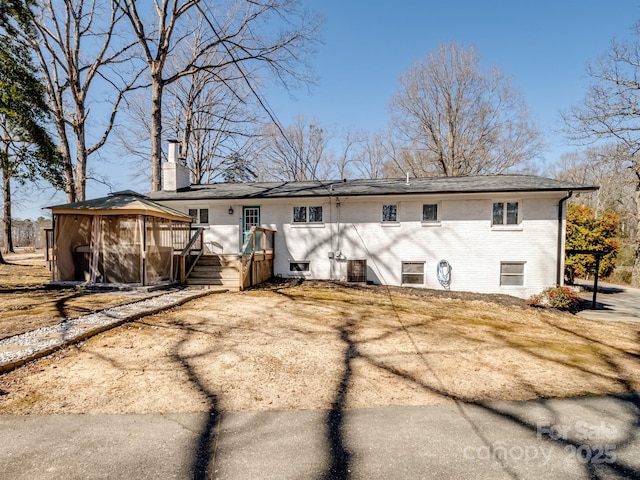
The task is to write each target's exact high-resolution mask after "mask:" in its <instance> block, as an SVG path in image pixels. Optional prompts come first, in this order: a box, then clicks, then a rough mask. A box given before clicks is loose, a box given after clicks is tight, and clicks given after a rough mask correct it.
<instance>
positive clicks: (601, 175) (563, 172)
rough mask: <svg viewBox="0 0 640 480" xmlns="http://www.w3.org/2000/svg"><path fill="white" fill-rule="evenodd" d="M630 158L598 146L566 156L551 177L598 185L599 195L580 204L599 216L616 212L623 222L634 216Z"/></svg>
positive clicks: (592, 194)
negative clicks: (585, 205) (610, 211)
mask: <svg viewBox="0 0 640 480" xmlns="http://www.w3.org/2000/svg"><path fill="white" fill-rule="evenodd" d="M628 162H629V160H628V158H627V157H626V155H625V153H624V152H620V149H619V148H618V145H616V144H605V145H595V146H591V147H588V148H585V149H584V150H579V151H574V152H569V153H565V154H563V155H562V156H561V157H560V161H559V162H558V164H556V165H555V166H554V167H553V169H552V170H551V171H549V172H548V173H549V174H550V175H551V176H553V177H555V178H558V179H560V180H568V181H572V182H576V183H582V184H585V185H587V184H591V185H598V186H599V187H600V188H599V189H598V190H597V191H596V192H589V193H586V194H584V193H583V194H581V195H580V197H579V199H578V200H579V201H580V203H585V204H587V205H589V206H590V207H591V208H592V209H593V210H594V212H595V214H596V215H599V214H600V213H601V212H602V211H604V210H612V211H615V212H617V213H618V214H619V215H620V217H621V219H623V221H624V219H628V218H630V217H632V216H633V215H634V209H635V205H634V204H633V190H634V189H635V182H634V174H633V171H632V170H631V169H629V168H627V166H628Z"/></svg>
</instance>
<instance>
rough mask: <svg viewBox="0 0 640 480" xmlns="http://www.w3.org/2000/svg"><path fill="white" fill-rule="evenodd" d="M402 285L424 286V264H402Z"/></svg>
mask: <svg viewBox="0 0 640 480" xmlns="http://www.w3.org/2000/svg"><path fill="white" fill-rule="evenodd" d="M402 284H403V285H424V262H402Z"/></svg>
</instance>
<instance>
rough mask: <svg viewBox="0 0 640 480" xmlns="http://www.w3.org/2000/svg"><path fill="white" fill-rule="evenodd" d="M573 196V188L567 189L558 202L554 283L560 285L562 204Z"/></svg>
mask: <svg viewBox="0 0 640 480" xmlns="http://www.w3.org/2000/svg"><path fill="white" fill-rule="evenodd" d="M572 196H573V190H569V191H568V192H567V196H566V197H563V198H561V199H560V202H558V259H557V260H558V261H557V263H558V265H557V276H556V284H557V285H558V286H559V285H562V283H563V282H562V276H563V275H564V271H563V268H562V264H563V261H562V260H563V258H564V252H563V251H562V241H563V240H564V229H563V228H562V212H563V211H564V204H565V202H566V201H567V200H569V199H570V198H571V197H572Z"/></svg>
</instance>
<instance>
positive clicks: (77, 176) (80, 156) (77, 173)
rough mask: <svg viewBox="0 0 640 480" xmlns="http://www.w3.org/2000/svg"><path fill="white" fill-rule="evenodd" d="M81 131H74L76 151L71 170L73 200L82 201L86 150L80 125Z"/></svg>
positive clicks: (83, 197)
mask: <svg viewBox="0 0 640 480" xmlns="http://www.w3.org/2000/svg"><path fill="white" fill-rule="evenodd" d="M81 128H82V131H79V132H76V139H77V141H76V146H77V148H78V152H77V153H76V166H75V169H74V172H73V174H74V175H73V176H74V187H75V192H76V196H75V200H74V201H75V202H82V201H84V200H85V198H86V197H85V195H86V189H87V150H86V147H85V138H84V126H81Z"/></svg>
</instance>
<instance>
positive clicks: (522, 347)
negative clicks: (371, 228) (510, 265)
mask: <svg viewBox="0 0 640 480" xmlns="http://www.w3.org/2000/svg"><path fill="white" fill-rule="evenodd" d="M455 296H457V297H460V298H449V297H448V296H446V295H443V294H441V293H439V294H437V295H436V294H435V293H430V292H428V291H424V292H418V293H415V292H412V291H405V290H402V289H390V290H387V289H386V288H384V287H349V286H344V285H337V284H333V283H327V282H305V283H302V284H300V285H295V284H292V283H285V284H281V285H271V286H267V287H264V288H260V289H255V290H250V291H245V292H240V293H228V294H219V295H212V296H208V297H205V298H202V299H199V300H195V301H192V302H189V303H187V304H185V305H183V306H182V307H179V308H176V309H174V310H172V311H169V312H165V313H162V314H158V315H155V316H152V317H147V318H144V319H142V320H140V321H137V322H133V323H130V324H127V325H124V326H122V327H119V328H116V329H113V330H111V331H109V332H106V333H103V334H101V335H98V336H95V337H93V338H91V339H89V340H87V341H85V342H83V343H82V344H79V345H77V346H73V347H70V348H68V349H65V350H63V351H61V352H59V353H57V354H54V355H52V356H50V357H48V358H45V359H42V360H39V361H36V362H33V363H31V364H29V365H27V366H25V367H22V368H20V369H18V370H15V371H13V372H10V373H7V374H5V375H2V376H0V413H17V414H34V413H36V414H49V413H94V412H104V413H124V412H131V413H134V412H135V413H145V412H196V411H210V410H212V409H216V410H227V411H230V410H236V411H237V410H265V409H317V408H325V409H326V408H332V407H334V408H335V406H336V405H338V406H340V408H354V407H374V406H387V405H428V404H441V403H447V402H452V401H454V400H460V401H469V402H482V401H492V400H516V399H517V400H523V399H531V398H540V397H571V396H577V395H596V394H604V393H613V392H627V391H637V390H640V368H639V367H640V365H639V364H640V347H639V345H640V343H639V339H640V326H639V325H638V324H633V323H623V322H608V323H598V322H593V321H589V320H585V319H582V318H580V317H574V316H572V315H569V314H563V313H556V312H552V311H544V310H540V309H534V308H531V307H527V306H525V305H524V304H523V303H522V302H521V301H519V300H515V299H509V298H506V297H496V300H498V303H494V302H492V301H490V299H491V298H493V297H490V296H484V297H481V296H477V295H469V296H466V297H465V295H455ZM482 298H484V300H482Z"/></svg>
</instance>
